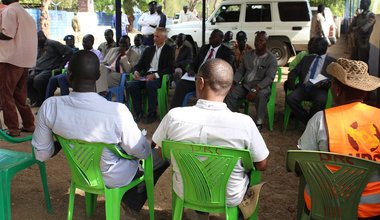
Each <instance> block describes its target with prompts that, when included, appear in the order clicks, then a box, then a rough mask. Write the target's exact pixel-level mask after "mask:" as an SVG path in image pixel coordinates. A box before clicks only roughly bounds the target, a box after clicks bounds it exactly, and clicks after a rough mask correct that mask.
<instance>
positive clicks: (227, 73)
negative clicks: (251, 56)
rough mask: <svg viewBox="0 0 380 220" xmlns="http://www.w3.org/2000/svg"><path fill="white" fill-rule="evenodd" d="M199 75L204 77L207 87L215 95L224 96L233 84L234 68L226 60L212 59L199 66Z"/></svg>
mask: <svg viewBox="0 0 380 220" xmlns="http://www.w3.org/2000/svg"><path fill="white" fill-rule="evenodd" d="M197 76H198V77H202V78H203V79H204V81H205V87H206V88H209V89H210V90H211V91H212V92H213V93H214V94H215V95H217V96H223V97H224V96H226V95H227V93H228V91H229V90H230V87H231V85H232V80H233V70H232V67H231V65H230V64H229V63H227V62H226V61H224V60H222V59H211V60H208V61H207V62H205V63H204V64H203V65H202V66H201V67H200V68H199V71H198V74H197Z"/></svg>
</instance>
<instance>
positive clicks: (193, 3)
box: [189, 0, 198, 11]
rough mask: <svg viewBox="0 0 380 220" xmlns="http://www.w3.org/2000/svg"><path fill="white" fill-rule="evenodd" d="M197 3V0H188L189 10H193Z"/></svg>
mask: <svg viewBox="0 0 380 220" xmlns="http://www.w3.org/2000/svg"><path fill="white" fill-rule="evenodd" d="M197 3H198V0H189V11H193V10H194V8H195V6H196V5H197Z"/></svg>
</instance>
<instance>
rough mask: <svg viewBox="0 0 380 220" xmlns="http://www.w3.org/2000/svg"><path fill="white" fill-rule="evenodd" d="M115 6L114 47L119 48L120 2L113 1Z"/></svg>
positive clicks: (117, 0) (119, 0)
mask: <svg viewBox="0 0 380 220" xmlns="http://www.w3.org/2000/svg"><path fill="white" fill-rule="evenodd" d="M115 6H116V18H115V29H116V45H117V46H119V39H120V37H121V0H115Z"/></svg>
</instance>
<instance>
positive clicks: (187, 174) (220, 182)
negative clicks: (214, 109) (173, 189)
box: [162, 141, 254, 212]
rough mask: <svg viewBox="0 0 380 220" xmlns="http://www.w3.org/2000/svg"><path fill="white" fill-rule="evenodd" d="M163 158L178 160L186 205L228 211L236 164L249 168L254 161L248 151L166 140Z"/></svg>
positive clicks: (215, 210)
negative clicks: (227, 195) (228, 198)
mask: <svg viewBox="0 0 380 220" xmlns="http://www.w3.org/2000/svg"><path fill="white" fill-rule="evenodd" d="M162 154H163V156H164V158H166V159H170V158H171V155H172V157H173V158H174V159H175V161H176V163H177V165H178V167H179V171H180V173H181V176H182V180H183V187H184V203H185V207H189V208H194V209H196V210H200V211H207V212H225V208H226V187H227V183H228V180H229V178H230V175H231V172H232V170H233V169H234V167H235V165H236V163H237V162H238V161H239V160H241V162H242V163H243V165H244V168H245V169H246V170H252V169H254V168H253V163H252V160H251V156H250V153H249V151H248V150H240V149H234V148H228V147H218V146H210V145H202V144H192V143H184V142H175V141H163V144H162Z"/></svg>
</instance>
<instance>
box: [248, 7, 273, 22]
mask: <svg viewBox="0 0 380 220" xmlns="http://www.w3.org/2000/svg"><path fill="white" fill-rule="evenodd" d="M245 21H246V22H268V21H272V15H271V10H270V4H247V8H246V11H245Z"/></svg>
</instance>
